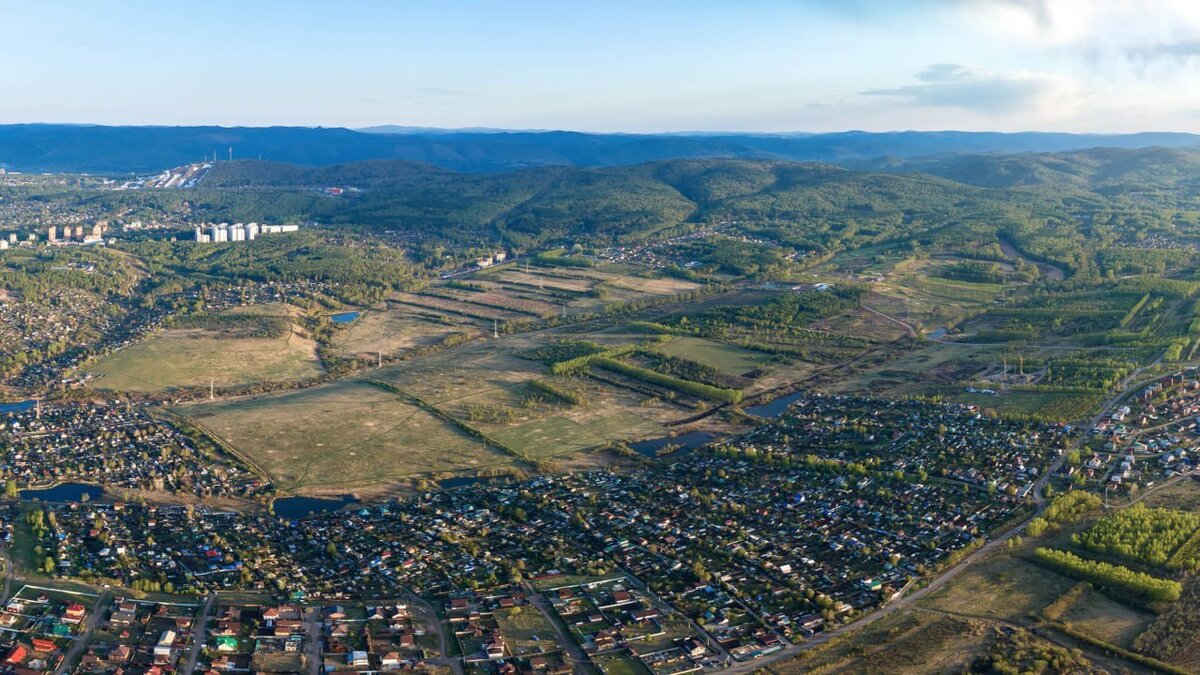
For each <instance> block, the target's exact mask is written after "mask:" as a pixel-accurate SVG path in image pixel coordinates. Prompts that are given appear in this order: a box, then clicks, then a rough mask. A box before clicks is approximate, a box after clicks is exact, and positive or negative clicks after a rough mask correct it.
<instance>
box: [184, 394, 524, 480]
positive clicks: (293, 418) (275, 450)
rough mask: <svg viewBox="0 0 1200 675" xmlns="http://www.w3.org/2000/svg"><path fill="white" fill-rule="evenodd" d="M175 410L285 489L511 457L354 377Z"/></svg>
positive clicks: (507, 462)
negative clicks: (301, 388)
mask: <svg viewBox="0 0 1200 675" xmlns="http://www.w3.org/2000/svg"><path fill="white" fill-rule="evenodd" d="M175 412H176V413H178V414H180V415H184V416H186V417H188V418H190V419H192V420H193V421H194V422H196V423H197V424H199V425H200V426H201V427H203V428H204V429H205V430H206V431H207V432H209V433H211V434H213V435H214V436H216V437H218V438H219V439H221V440H222V441H224V442H225V443H226V444H228V445H229V446H230V447H232V448H233V449H234V450H236V451H237V452H238V453H239V454H241V455H242V456H244V457H245V458H247V459H248V460H249V461H251V462H253V463H254V464H256V465H257V466H258V467H259V468H260V469H262V470H263V471H264V472H266V473H267V474H269V475H270V476H272V477H273V478H274V479H275V481H276V482H277V484H278V485H279V487H280V488H281V489H284V490H287V491H309V492H312V491H320V490H322V489H324V490H331V489H335V488H336V489H343V488H352V487H356V486H363V485H372V484H379V483H385V482H390V481H399V480H403V479H406V478H411V477H415V476H421V475H427V474H435V473H439V472H455V471H472V470H480V469H486V468H495V467H507V466H511V465H512V463H513V460H512V458H510V457H509V456H507V455H504V454H502V453H500V452H499V451H497V450H494V449H490V448H488V447H486V446H485V445H484V444H483V443H482V442H480V441H479V440H477V439H475V438H473V437H470V436H467V435H466V434H464V433H462V432H461V431H459V430H457V429H455V428H453V427H452V426H450V425H448V424H447V423H446V422H444V421H442V420H440V419H438V418H437V417H435V416H434V415H433V414H431V413H429V412H427V411H425V410H422V409H421V408H418V407H416V406H415V405H412V404H410V403H407V402H405V401H403V400H401V399H400V398H399V397H397V396H396V395H395V394H392V393H390V392H387V391H384V390H383V389H380V388H378V387H376V386H373V385H370V384H367V383H365V382H358V381H353V380H343V381H340V382H335V383H333V384H328V385H323V386H319V387H313V388H311V389H304V390H299V391H293V392H288V393H284V394H280V395H263V396H255V397H249V398H243V399H237V400H230V401H219V402H216V403H205V404H200V405H189V406H181V407H179V408H176V409H175Z"/></svg>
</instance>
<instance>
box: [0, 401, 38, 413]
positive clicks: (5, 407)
mask: <svg viewBox="0 0 1200 675" xmlns="http://www.w3.org/2000/svg"><path fill="white" fill-rule="evenodd" d="M35 405H37V401H33V400H29V401H17V402H16V403H0V413H14V412H21V411H22V410H29V409H30V408H32V407H33V406H35Z"/></svg>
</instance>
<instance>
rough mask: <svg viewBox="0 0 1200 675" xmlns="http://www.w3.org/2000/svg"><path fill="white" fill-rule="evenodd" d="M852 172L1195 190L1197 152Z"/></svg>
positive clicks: (866, 165) (972, 159)
mask: <svg viewBox="0 0 1200 675" xmlns="http://www.w3.org/2000/svg"><path fill="white" fill-rule="evenodd" d="M855 166H856V167H857V168H861V169H866V170H872V171H887V172H892V173H910V172H918V173H927V174H932V175H935V176H941V177H943V178H948V179H950V180H953V181H957V182H960V183H967V184H970V185H978V186H983V187H993V188H1013V187H1034V186H1036V187H1050V188H1056V189H1068V190H1073V189H1078V190H1089V191H1098V192H1115V191H1123V192H1127V191H1137V190H1162V189H1172V188H1188V187H1190V188H1195V187H1198V186H1200V150H1196V149H1180V148H1165V147H1152V148H1139V149H1127V148H1092V149H1088V150H1078V151H1073V152H1058V153H1021V154H1011V155H997V154H990V155H954V156H945V155H943V156H933V157H918V158H909V159H897V158H887V159H877V160H867V161H861V162H856V163H855Z"/></svg>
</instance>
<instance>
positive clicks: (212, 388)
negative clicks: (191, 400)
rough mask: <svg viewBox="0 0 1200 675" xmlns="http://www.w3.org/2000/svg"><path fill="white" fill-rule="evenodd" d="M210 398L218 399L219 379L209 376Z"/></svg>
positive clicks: (212, 399)
mask: <svg viewBox="0 0 1200 675" xmlns="http://www.w3.org/2000/svg"><path fill="white" fill-rule="evenodd" d="M208 400H210V401H215V400H217V381H216V379H214V378H211V377H210V378H208Z"/></svg>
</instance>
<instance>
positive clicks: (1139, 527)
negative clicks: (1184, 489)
mask: <svg viewBox="0 0 1200 675" xmlns="http://www.w3.org/2000/svg"><path fill="white" fill-rule="evenodd" d="M1197 530H1200V515H1198V514H1195V513H1187V512H1184V511H1175V510H1172V509H1164V508H1146V506H1145V505H1144V504H1141V503H1138V504H1134V505H1133V506H1130V507H1129V508H1126V509H1121V510H1120V511H1117V512H1116V513H1111V514H1109V515H1107V516H1105V517H1103V518H1101V519H1100V520H1099V521H1097V522H1096V524H1095V525H1093V526H1092V527H1090V528H1089V529H1087V530H1085V531H1084V532H1080V533H1078V534H1075V535H1074V536H1073V537H1072V538H1071V540H1072V541H1073V542H1074V543H1075V544H1076V545H1077V546H1081V547H1083V548H1085V549H1087V550H1089V551H1095V552H1097V553H1104V554H1107V555H1115V556H1119V557H1122V558H1126V559H1129V560H1133V561H1136V562H1143V563H1149V564H1151V565H1164V564H1166V562H1167V560H1169V559H1170V558H1171V555H1172V554H1173V553H1175V551H1177V550H1178V549H1179V548H1180V547H1181V546H1183V544H1184V542H1186V541H1188V540H1189V539H1190V538H1191V537H1192V535H1194V534H1195V533H1196V532H1197Z"/></svg>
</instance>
